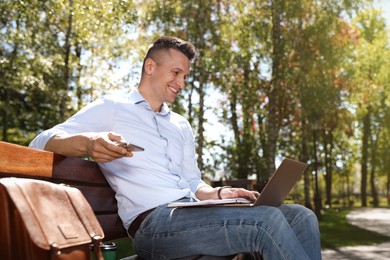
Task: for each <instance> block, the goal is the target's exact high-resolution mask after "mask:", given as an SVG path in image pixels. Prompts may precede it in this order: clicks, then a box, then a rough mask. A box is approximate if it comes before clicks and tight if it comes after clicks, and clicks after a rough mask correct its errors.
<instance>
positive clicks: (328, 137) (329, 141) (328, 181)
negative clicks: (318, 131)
mask: <svg viewBox="0 0 390 260" xmlns="http://www.w3.org/2000/svg"><path fill="white" fill-rule="evenodd" d="M324 151H325V171H326V175H325V193H326V194H325V195H326V202H325V203H326V205H329V207H332V177H333V166H332V164H333V159H332V151H333V134H332V131H329V132H327V133H324Z"/></svg>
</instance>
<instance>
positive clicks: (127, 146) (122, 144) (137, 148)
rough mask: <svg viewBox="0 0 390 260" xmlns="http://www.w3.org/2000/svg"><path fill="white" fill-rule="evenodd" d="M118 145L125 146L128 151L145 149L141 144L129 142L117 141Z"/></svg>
mask: <svg viewBox="0 0 390 260" xmlns="http://www.w3.org/2000/svg"><path fill="white" fill-rule="evenodd" d="M118 145H119V146H122V147H123V148H126V149H127V151H129V152H142V151H145V149H144V148H143V147H141V146H138V145H135V144H131V143H118Z"/></svg>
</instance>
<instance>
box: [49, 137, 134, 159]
mask: <svg viewBox="0 0 390 260" xmlns="http://www.w3.org/2000/svg"><path fill="white" fill-rule="evenodd" d="M124 141H125V140H124V139H123V137H122V136H121V135H118V134H115V133H107V132H105V133H81V134H74V135H70V134H58V135H55V136H53V137H51V138H50V139H49V140H48V141H47V143H46V146H45V150H47V151H52V152H55V153H58V154H62V155H65V156H68V157H86V156H89V157H91V158H92V159H93V160H94V161H96V162H109V161H112V160H115V159H118V158H122V157H132V156H133V153H132V152H129V151H127V150H126V149H125V148H123V147H121V146H118V145H117V144H116V143H117V142H118V143H119V142H124Z"/></svg>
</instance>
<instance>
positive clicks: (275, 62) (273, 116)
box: [265, 0, 284, 175]
mask: <svg viewBox="0 0 390 260" xmlns="http://www.w3.org/2000/svg"><path fill="white" fill-rule="evenodd" d="M281 13H282V1H280V0H273V1H272V45H273V50H272V79H271V88H270V91H269V94H268V99H269V103H268V126H267V136H268V142H267V154H266V155H265V156H266V161H267V168H268V174H269V175H271V174H272V173H273V172H274V171H275V157H276V141H277V136H278V132H279V129H278V125H277V117H278V113H277V109H278V93H279V92H280V91H281V89H280V84H281V76H282V71H281V70H282V68H281V67H282V66H281V64H282V59H283V53H284V52H283V47H284V46H283V45H284V43H283V40H282V30H281V25H280V23H281V18H280V16H281Z"/></svg>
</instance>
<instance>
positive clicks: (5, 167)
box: [0, 141, 127, 240]
mask: <svg viewBox="0 0 390 260" xmlns="http://www.w3.org/2000/svg"><path fill="white" fill-rule="evenodd" d="M11 176H12V177H23V178H34V179H41V180H46V181H50V182H53V183H64V184H68V185H70V186H72V187H76V188H78V189H80V191H81V192H82V193H83V195H84V196H85V198H86V199H87V201H88V202H89V204H90V205H91V207H92V209H93V211H94V212H95V215H96V217H97V219H98V221H99V222H100V225H101V226H102V228H103V230H104V235H105V240H113V239H118V238H123V237H127V234H126V231H125V229H124V227H123V225H122V221H121V220H120V218H119V216H118V213H117V210H118V208H117V204H116V200H115V193H114V191H113V190H112V189H111V187H110V186H109V184H108V182H107V181H106V179H105V178H104V176H103V174H102V172H101V171H100V169H99V166H98V165H97V163H95V162H92V161H88V160H83V159H80V158H69V157H64V156H62V155H58V154H54V153H52V152H48V151H42V150H37V149H33V148H29V147H25V146H21V145H16V144H11V143H7V142H1V141H0V178H1V177H11Z"/></svg>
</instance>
